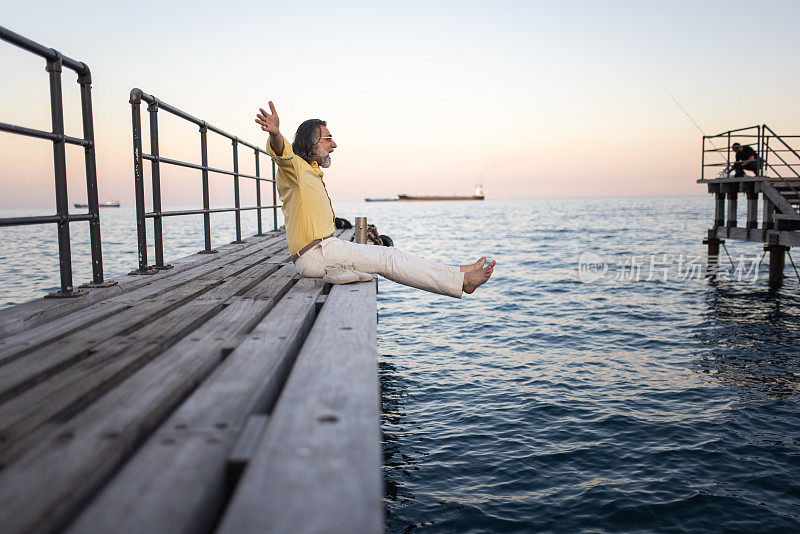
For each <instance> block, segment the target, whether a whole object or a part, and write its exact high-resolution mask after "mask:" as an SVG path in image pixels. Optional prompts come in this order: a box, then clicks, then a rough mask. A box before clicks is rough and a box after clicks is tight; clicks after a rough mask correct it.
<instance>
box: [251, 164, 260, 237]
mask: <svg viewBox="0 0 800 534" xmlns="http://www.w3.org/2000/svg"><path fill="white" fill-rule="evenodd" d="M253 152H255V155H256V217H257V219H258V234H256V235H262V231H261V165H260V163H259V157H258V149H257V148H256V149H255V150H254V151H253Z"/></svg>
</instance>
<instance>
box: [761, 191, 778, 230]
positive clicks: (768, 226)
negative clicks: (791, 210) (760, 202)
mask: <svg viewBox="0 0 800 534" xmlns="http://www.w3.org/2000/svg"><path fill="white" fill-rule="evenodd" d="M774 216H775V204H773V203H772V202H771V201H770V200H769V199H768V198H767V197H766V196H764V218H763V221H764V224H763V225H762V226H761V228H762V229H763V230H772V228H773V227H774V224H775V221H774Z"/></svg>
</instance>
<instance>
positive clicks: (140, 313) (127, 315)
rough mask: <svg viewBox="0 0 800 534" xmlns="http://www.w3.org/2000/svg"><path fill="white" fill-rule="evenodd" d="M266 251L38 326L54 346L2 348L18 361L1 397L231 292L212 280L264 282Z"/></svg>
mask: <svg viewBox="0 0 800 534" xmlns="http://www.w3.org/2000/svg"><path fill="white" fill-rule="evenodd" d="M275 246H278V247H280V246H281V245H280V244H278V245H273V246H271V247H268V248H267V249H266V250H267V251H269V250H274V247H275ZM283 248H285V247H283ZM262 252H263V254H265V255H266V256H267V258H269V254H267V252H265V251H261V250H258V251H257V253H256V254H254V255H252V254H250V255H247V256H244V257H242V258H241V259H240V261H239V262H237V263H234V264H233V265H226V264H223V265H219V266H217V268H212V269H210V270H208V269H206V267H203V268H202V269H203V270H202V271H201V273H192V274H189V273H184V274H182V275H179V276H178V277H177V278H178V280H175V281H174V282H171V283H170V284H169V287H170V289H166V287H163V288H162V287H159V286H157V287H153V288H148V289H147V290H146V291H144V292H140V293H139V294H138V295H137V296H136V297H134V296H133V295H131V297H130V298H123V296H120V297H115V298H113V299H111V300H110V301H109V302H107V303H101V304H99V305H98V306H99V307H100V311H98V310H88V311H86V312H81V313H80V314H72V315H70V316H69V317H67V318H64V319H63V320H57V321H54V322H53V323H49V324H47V325H44V326H42V327H40V328H39V329H38V330H45V331H46V332H47V333H50V334H58V335H56V340H55V344H50V345H48V344H46V343H45V342H42V341H31V342H30V343H28V344H27V345H26V346H21V347H15V346H13V345H10V344H8V345H7V346H6V347H5V348H0V362H5V363H8V362H14V360H19V361H16V362H15V363H12V364H11V365H8V366H6V367H5V368H4V369H3V373H0V399H4V398H7V396H8V395H9V392H10V391H18V390H20V389H21V388H23V387H24V386H26V385H29V384H32V383H33V381H34V380H35V379H41V378H43V377H45V376H46V374H45V373H48V372H49V373H50V374H52V373H53V372H56V371H58V370H60V369H62V368H63V367H64V366H65V365H69V364H70V363H71V362H74V361H77V360H76V359H80V358H81V357H82V355H83V356H85V355H87V354H88V352H87V351H88V350H90V349H92V347H93V346H94V345H96V344H98V343H100V342H101V341H102V340H103V339H105V338H108V337H110V336H113V335H116V334H119V333H121V332H123V331H130V330H132V329H135V328H137V327H138V326H139V323H140V322H142V321H144V322H151V321H154V320H155V319H157V318H158V317H159V316H161V315H164V314H165V313H167V312H169V311H171V310H172V309H175V308H176V307H178V306H180V305H182V304H183V302H185V301H187V300H188V299H191V298H194V297H196V296H197V295H199V294H201V293H203V292H206V291H208V293H207V294H206V295H205V299H206V300H208V299H211V298H216V297H215V295H216V294H217V293H218V292H220V291H224V292H228V291H229V289H230V286H227V285H226V286H225V287H222V288H217V289H210V290H209V284H211V285H213V281H218V282H222V281H230V280H231V279H232V278H241V279H242V280H243V281H241V282H239V283H240V285H241V286H242V288H243V289H247V288H246V287H245V286H247V285H248V284H249V282H248V281H247V280H249V279H251V278H254V277H256V278H263V277H265V273H264V269H265V268H267V269H269V268H274V265H273V264H265V263H260V262H263V260H264V258H263V256H262ZM264 266H266V267H264ZM197 274H202V276H201V277H200V278H196V277H195V276H194V275H197ZM250 285H252V284H250ZM106 307H111V310H112V311H113V313H108V310H107V309H106ZM84 314H86V315H89V317H91V318H94V319H95V320H94V321H93V322H92V323H91V324H90V325H89V326H84V327H83V328H77V327H75V324H76V323H77V324H81V323H83V322H85V321H82V320H81V319H80V318H81V317H83V315H84ZM70 319H71V321H70ZM67 333H69V334H70V335H67ZM31 343H35V344H36V346H37V347H38V348H37V350H36V351H35V352H32V351H31V349H30V345H31ZM21 356H24V358H23V359H22V360H20V357H21Z"/></svg>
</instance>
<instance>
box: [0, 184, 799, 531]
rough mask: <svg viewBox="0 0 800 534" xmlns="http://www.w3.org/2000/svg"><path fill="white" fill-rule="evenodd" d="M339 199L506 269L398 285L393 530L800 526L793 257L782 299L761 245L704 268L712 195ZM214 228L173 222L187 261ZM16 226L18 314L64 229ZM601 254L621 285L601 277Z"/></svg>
mask: <svg viewBox="0 0 800 534" xmlns="http://www.w3.org/2000/svg"><path fill="white" fill-rule="evenodd" d="M336 207H337V215H339V216H344V217H348V218H350V219H351V220H352V218H353V217H354V216H356V215H367V216H368V217H369V218H370V220H371V221H372V222H376V223H377V224H378V226H379V229H380V230H381V232H382V233H386V234H389V235H391V236H392V237H393V238H394V240H395V243H396V245H397V246H398V247H402V248H404V249H405V250H407V251H409V252H412V253H416V254H419V255H423V256H426V257H429V258H431V259H438V260H441V261H446V262H451V263H458V262H467V261H474V259H476V258H477V257H478V256H481V255H488V256H489V257H491V258H493V259H495V260H497V267H496V270H495V274H494V276H493V277H492V279H491V280H490V281H489V283H487V284H486V285H485V286H483V287H482V288H481V289H479V290H478V292H477V293H475V294H474V295H472V296H467V297H465V298H464V299H463V300H456V299H450V298H446V297H441V296H437V295H431V294H427V293H424V292H421V291H418V290H413V289H409V288H406V287H403V286H399V285H396V284H393V283H391V282H387V281H381V283H380V294H379V302H378V305H379V312H380V322H379V325H378V328H379V341H378V342H379V351H380V355H381V356H380V369H381V382H382V387H383V395H384V400H383V432H384V440H385V441H384V454H385V476H386V509H387V530H388V531H389V532H414V533H417V532H458V533H461V532H539V531H541V532H547V531H553V532H578V531H589V532H620V531H628V532H631V531H633V532H635V531H641V532H652V531H684V532H707V531H721V530H725V531H756V532H764V531H774V532H780V531H787V532H789V531H797V529H798V527H800V500H799V499H800V482H798V475H799V474H800V416H798V400H800V396H799V393H800V363H798V362H799V361H800V343H798V342H799V341H800V298H798V295H800V287H798V283H797V280H796V278H795V277H794V272H793V271H792V268H791V264H790V263H789V262H787V271H786V275H787V278H786V284H785V286H784V288H783V289H782V290H780V291H778V292H770V291H768V290H767V289H766V271H767V267H766V265H765V264H764V265H761V266H758V267H756V265H757V260H759V259H760V256H761V247H760V246H758V245H756V244H744V243H736V242H729V243H728V251H729V253H730V256H731V260H728V258H727V257H725V258H723V260H722V262H721V264H720V265H721V266H727V265H728V263H729V261H730V262H732V265H731V271H732V272H733V271H734V267H735V266H740V267H741V266H748V267H749V266H750V265H751V264H752V266H753V268H752V269H750V270H749V272H747V273H745V271H747V269H743V270H742V271H741V272H740V273H738V274H739V276H737V275H736V273H735V272H733V274H732V275H731V276H730V278H731V280H721V281H718V282H716V283H709V282H707V281H706V280H705V279H704V278H703V277H702V276H688V275H687V273H690V274H691V272H692V271H691V269H687V266H691V265H696V264H698V262H699V264H701V265H702V264H703V262H704V261H705V256H704V246H703V245H702V242H701V241H702V239H703V237H704V236H705V233H706V229H707V227H708V224H709V222H710V221H711V219H712V216H713V205H712V201H711V199H710V198H707V197H688V198H686V197H684V198H629V199H581V200H577V199H576V200H563V199H562V200H526V201H519V200H515V201H500V200H497V201H491V200H490V201H486V202H483V203H478V202H454V203H444V202H443V203H411V204H409V203H380V204H378V203H374V204H361V203H357V204H356V203H351V204H337V206H336ZM103 215H104V219H103V235H104V254H105V259H106V271H107V272H108V273H112V274H114V273H120V272H125V271H126V270H129V269H131V268H132V267H134V266H135V261H136V259H135V235H134V234H133V231H132V230H133V226H132V220H133V217H132V213H131V212H130V211H129V210H127V211H126V210H125V209H122V210H119V211H117V212H115V213H106V212H105V211H104V212H103ZM192 219H193V220H194V222H192ZM192 219H190V220H187V221H181V222H177V221H169V225H168V226H167V231H168V232H169V235H168V236H167V238H166V239H167V244H168V252H167V256H168V257H178V256H181V255H185V254H188V253H191V252H194V251H195V250H197V249H198V248H201V246H202V238H201V237H200V236H201V233H199V228H200V226H199V223H200V221H199V220H198V219H196V218H192ZM230 219H232V218H231V217H228V216H226V217H225V218H223V217H222V216H217V218H216V219H215V227H216V233H215V243H217V244H219V243H222V242H226V241H230V240H231V239H232V238H233V234H232V223H231V221H230ZM739 219H740V220H743V219H744V217H743V216H740V217H739ZM253 227H254V226H253V223H252V219H250V220H248V221H247V222H246V228H247V229H248V230H249V231H248V232H246V233H247V234H249V233H252V228H253ZM16 231H18V233H17V234H14V235H15V236H16V237H14V236H12V237H9V236H10V235H12V234H11V233H10V232H9V231H8V229H4V230H3V236H4V240H5V241H6V246H5V248H4V249H3V252H2V254H3V258H2V260H1V262H0V263H1V264H2V269H3V270H2V271H1V272H0V279H1V280H3V281H4V282H5V283H4V284H3V286H2V291H3V293H2V301H3V302H19V301H20V300H26V299H27V298H32V297H35V296H39V295H40V293H41V291H42V290H43V289H46V288H54V287H57V285H58V282H57V277H53V276H52V275H53V274H56V273H57V270H56V269H57V265H55V263H54V262H52V261H51V260H50V263H47V262H43V261H41V260H37V258H38V256H36V254H38V253H40V252H42V251H45V252H46V250H45V249H47V246H45V245H42V244H40V243H39V242H38V240H37V239H34V238H32V236H33V235H36V232H39V233H41V232H42V230H41V229H39V230H37V231H32V230H31V229H30V228H28V229H17V230H16ZM31 232H34V233H33V234H32V233H31ZM78 233H79V232H78V231H77V229H76V231H75V234H76V236H77V234H78ZM48 236H49V234H48ZM9 243H11V244H10V245H9ZM73 248H74V249H75V250H76V255H78V256H79V253H78V252H77V251H78V250H79V249H83V247H82V246H80V245H78V244H76V245H74V246H73ZM39 249H42V250H39ZM51 249H52V246H51ZM23 252H24V256H23V257H24V258H25V260H24V261H22V262H20V261H19V259H18V258H19V254H22V253H23ZM589 252H590V253H591V258H595V261H600V262H601V264H602V265H604V266H605V269H607V272H605V274H604V275H603V276H602V277H601V278H599V279H597V280H592V277H588V278H587V277H584V278H583V280H584V281H581V279H579V276H578V258H579V257H580V256H581V254H582V253H589ZM584 257H585V256H584ZM12 258H17V259H12ZM598 259H599V260H598ZM82 262H83V263H82ZM51 264H52V265H51ZM34 265H35V266H36V268H35V269H32V267H31V266H34ZM636 265H638V267H636ZM81 266H83V269H84V273H88V272H89V271H88V260H87V258H85V257H77V258H76V268H79V267H81ZM651 266H652V267H651ZM605 269H604V270H605ZM37 271H38V273H37ZM20 272H27V273H31V272H33V273H34V274H33V278H26V279H25V281H24V282H20V276H19V273H20ZM601 273H602V271H601ZM743 273H744V274H746V276H742V274H743ZM701 274H702V273H701ZM88 276H89V275H88V274H84V275H83V276H82V278H81V277H80V276H77V275H76V280H78V279H86V278H88ZM755 277H759V279H757V280H755V281H753V278H755ZM588 280H591V281H588ZM20 284H22V285H21V286H20Z"/></svg>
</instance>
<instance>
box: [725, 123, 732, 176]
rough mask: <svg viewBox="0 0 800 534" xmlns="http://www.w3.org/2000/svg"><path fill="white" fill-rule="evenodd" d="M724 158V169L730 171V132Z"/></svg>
mask: <svg viewBox="0 0 800 534" xmlns="http://www.w3.org/2000/svg"><path fill="white" fill-rule="evenodd" d="M725 158H726V165H727V166H726V167H725V168H726V169H730V168H731V132H728V151H727V153H726V154H725Z"/></svg>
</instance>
